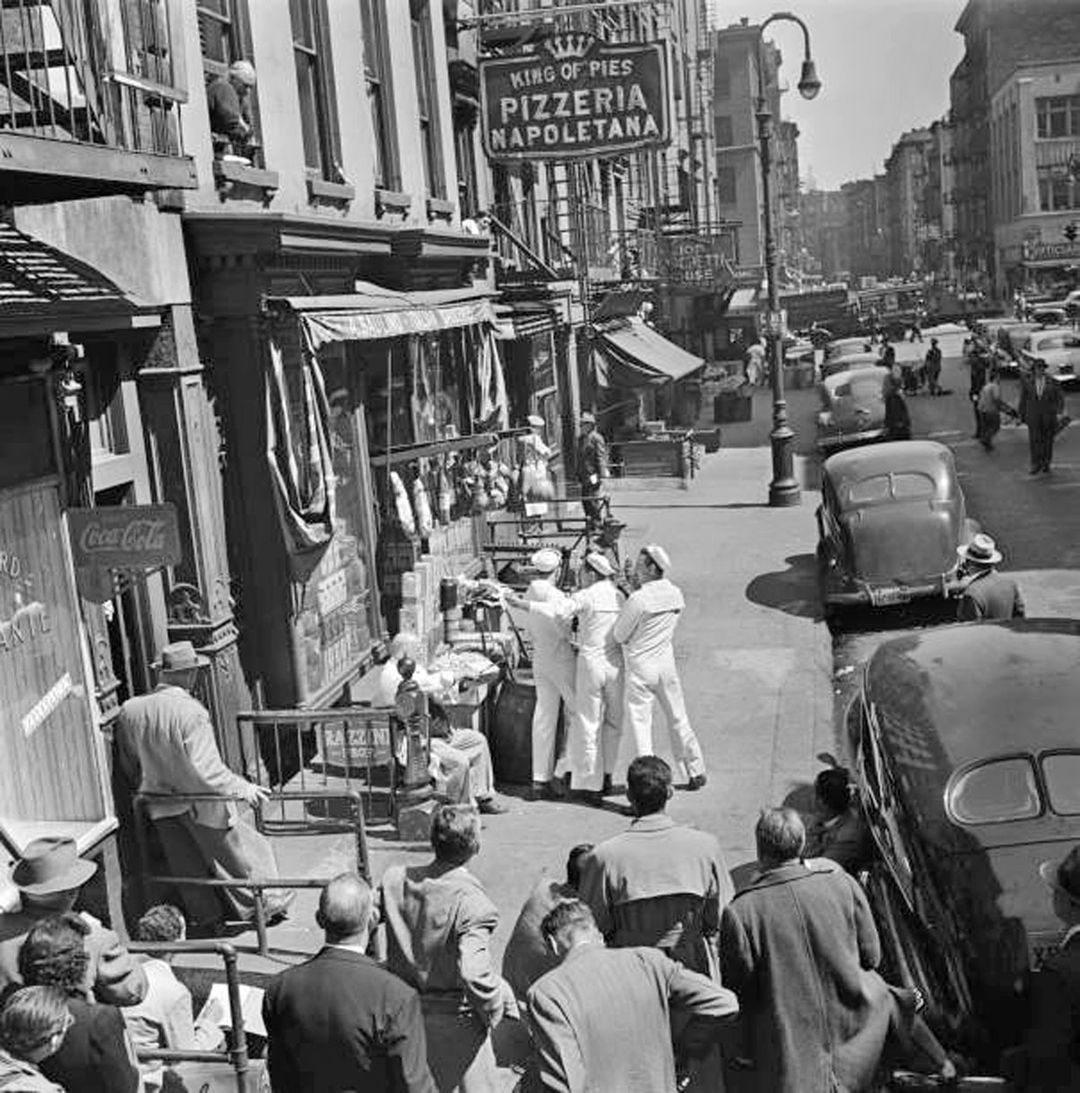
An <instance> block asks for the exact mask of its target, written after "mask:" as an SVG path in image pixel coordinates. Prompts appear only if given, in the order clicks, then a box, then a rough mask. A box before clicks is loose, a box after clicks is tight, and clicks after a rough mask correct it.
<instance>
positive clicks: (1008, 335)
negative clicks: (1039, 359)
mask: <svg viewBox="0 0 1080 1093" xmlns="http://www.w3.org/2000/svg"><path fill="white" fill-rule="evenodd" d="M1042 329H1043V324H1042V323H1032V322H1025V323H1013V325H1012V326H1006V327H1002V328H1001V329H1000V330H999V331H998V345H1000V346H1001V348H1002V349H1004V350H1005V352H1006V353H1008V354H1009V356H1010V357H1012V358H1013V359H1014V360H1019V358H1020V350H1021V349H1022V348H1023V347H1024V342H1025V341H1026V340H1027V337H1028V335H1029V334H1034V333H1035V331H1036V330H1042Z"/></svg>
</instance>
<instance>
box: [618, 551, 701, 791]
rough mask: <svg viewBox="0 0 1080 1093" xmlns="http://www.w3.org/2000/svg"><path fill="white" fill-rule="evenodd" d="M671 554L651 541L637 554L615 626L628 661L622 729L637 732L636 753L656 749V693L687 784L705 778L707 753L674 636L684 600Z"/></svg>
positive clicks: (693, 787)
mask: <svg viewBox="0 0 1080 1093" xmlns="http://www.w3.org/2000/svg"><path fill="white" fill-rule="evenodd" d="M670 571H671V559H670V558H669V557H668V553H667V551H666V550H664V548H663V547H662V546H660V545H659V544H657V543H647V544H646V545H645V546H643V547H642V548H641V551H640V553H639V554H638V558H637V563H636V565H635V568H634V577H635V580H636V582H637V585H638V588H637V591H636V592H633V593H631V595H630V597H629V598H628V599H627V601H626V603H625V604H624V605H623V608H622V611H620V613H619V617H618V620H617V621H616V623H615V629H614V631H613V634H614V637H615V641H616V642H618V644H619V645H621V646H622V651H623V664H624V667H625V679H626V682H625V689H624V691H623V724H624V726H625V727H624V729H623V732H624V735H625V734H626V733H629V734H630V735H631V736H632V737H633V745H634V754H635V755H652V754H653V746H652V723H653V699H656V702H657V704H658V705H659V707H660V711H661V713H663V715H664V717H665V719H666V720H667V723H668V725H667V727H668V735H669V737H670V740H671V748H672V751H673V753H674V755H675V759H676V760H677V761H678V762H680V763H682V764H683V765H684V766H685V767H686V772H687V774H688V775H689V781H688V782H687V784H686V788H687V789H690V790H696V789H701V787H702V786H703V785H705V782H706V780H707V779H706V775H705V756H704V755H703V754H702V751H701V744H700V743H698V738H697V736H695V735H694V730H693V728H691V726H690V718H689V717H688V716H687V713H686V700H685V699H684V698H683V689H682V683H681V682H680V680H679V669H678V668H677V667H676V665H675V648H674V644H673V639H674V636H675V627H676V626H678V623H679V616H680V615H681V614H682V612H683V608H684V607H685V606H686V601H685V600H684V599H683V594H682V592H681V591H680V590H679V587H678V586H677V585H675V584H672V582H671V581H669V580H668V578H667V574H668V573H669V572H670Z"/></svg>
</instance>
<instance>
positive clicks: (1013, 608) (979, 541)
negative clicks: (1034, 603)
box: [956, 534, 1024, 622]
mask: <svg viewBox="0 0 1080 1093" xmlns="http://www.w3.org/2000/svg"><path fill="white" fill-rule="evenodd" d="M956 553H957V554H959V555H960V563H961V565H962V566H963V570H964V577H965V581H966V583H965V585H964V590H963V591H962V592H961V593H960V603H959V604H958V605H957V609H956V618H957V620H958V621H959V622H977V621H979V620H981V619H1022V618H1023V617H1024V598H1023V596H1021V595H1020V589H1019V588H1018V587H1017V584H1016V581H1014V580H1013V579H1012V577H1007V576H1005V574H1004V573H999V572H998V571H997V564H998V562H1000V561H1001V551H1000V550H998V548H997V545H996V544H995V543H994V540H993V539H991V538H990V536H989V535H983V534H979V535H974V536H972V539H971V542H970V543H964V544H962V545H961V546H959V547H957V548H956Z"/></svg>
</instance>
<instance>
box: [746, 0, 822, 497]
mask: <svg viewBox="0 0 1080 1093" xmlns="http://www.w3.org/2000/svg"><path fill="white" fill-rule="evenodd" d="M781 20H783V21H786V22H791V23H798V25H799V27H800V28H801V29H802V32H803V45H804V52H803V63H802V73H801V75H800V76H799V84H798V86H799V94H800V95H802V97H803V98H804V99H812V98H814V96H815V95H817V93H818V92H819V91H820V90H821V81H820V80H819V79H818V76H817V69H816V68H815V66H814V61H813V59H812V58H811V56H810V31H809V30H807V28H806V24H805V23H804V22H803V21H802V20H801V19H800V18H799V17H798V16H797V15H792V14H791V12H787V11H779V12H776V13H775V14H773V15H770V16H769V18H768V19H766V20H765V22H764V23H762V24H761V28H760V31H759V37H758V101H757V123H758V139H759V141H760V144H761V196H762V201H763V203H764V210H763V211H764V215H763V217H762V220H763V224H764V228H765V277H766V281H767V283H768V292H769V316H768V335H769V351H770V352H769V355H770V358H771V360H772V369H771V371H772V396H773V417H772V420H773V427H772V432H771V433H770V434H769V443H770V444H771V445H772V472H773V477H772V481H771V482H770V483H769V504H770V505H772V506H773V507H774V508H786V507H788V506H790V505H797V504H798V503H799V499H800V491H799V483H798V482H797V481H796V480H795V463H794V453H793V451H792V449H793V447H794V441H795V434H794V433H793V432H792V431H791V427H790V426H789V425H788V416H787V402H786V400H785V398H784V336H783V331H782V329H781V324H780V287H779V285H778V284H777V274H776V234H775V226H774V224H773V207H772V190H773V178H772V165H773V147H772V144H773V116H772V111H770V110H769V100H768V99H767V98H766V96H765V58H764V50H763V49H762V48H761V47H762V45H763V44H764V41H765V28H766V27H767V26H768V25H769V24H770V23H776V22H780V21H781Z"/></svg>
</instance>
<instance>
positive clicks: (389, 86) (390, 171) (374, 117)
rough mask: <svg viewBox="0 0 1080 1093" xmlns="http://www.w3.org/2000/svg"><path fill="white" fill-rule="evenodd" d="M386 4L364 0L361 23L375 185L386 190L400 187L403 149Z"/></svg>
mask: <svg viewBox="0 0 1080 1093" xmlns="http://www.w3.org/2000/svg"><path fill="white" fill-rule="evenodd" d="M383 3H384V0H360V26H361V32H362V33H363V35H364V42H363V49H362V50H361V53H360V68H361V73H362V75H363V78H364V93H365V97H366V99H367V104H368V114H369V116H370V117H371V128H372V132H373V136H374V140H375V157H374V168H375V185H376V187H378V188H379V189H383V190H400V189H401V152H400V149H399V147H398V142H397V129H396V127H395V125H394V79H393V69H392V66H391V64H390V50H389V39H388V38H387V33H386V11H385V8H384V7H383ZM369 61H370V62H371V65H370V66H369ZM373 89H374V91H375V94H374V95H373V94H372V91H373ZM376 104H377V105H376Z"/></svg>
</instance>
